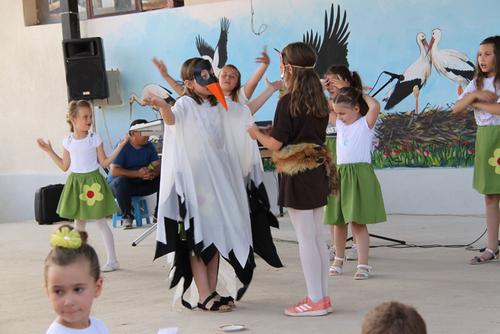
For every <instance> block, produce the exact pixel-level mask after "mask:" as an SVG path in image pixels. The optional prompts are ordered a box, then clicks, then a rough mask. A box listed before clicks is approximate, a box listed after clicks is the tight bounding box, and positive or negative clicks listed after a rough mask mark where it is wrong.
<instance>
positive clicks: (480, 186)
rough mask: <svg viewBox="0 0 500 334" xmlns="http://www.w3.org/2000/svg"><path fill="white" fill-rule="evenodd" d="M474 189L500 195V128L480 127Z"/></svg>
mask: <svg viewBox="0 0 500 334" xmlns="http://www.w3.org/2000/svg"><path fill="white" fill-rule="evenodd" d="M473 184H474V189H476V190H477V191H478V192H479V193H481V194H484V195H496V194H500V126H499V125H496V126H478V127H477V133H476V155H475V157H474V182H473Z"/></svg>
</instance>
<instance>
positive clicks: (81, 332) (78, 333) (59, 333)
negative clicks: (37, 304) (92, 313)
mask: <svg viewBox="0 0 500 334" xmlns="http://www.w3.org/2000/svg"><path fill="white" fill-rule="evenodd" d="M46 334H109V331H108V329H107V328H106V326H105V325H104V323H103V322H102V321H101V320H99V319H96V318H94V317H90V326H89V327H87V328H84V329H73V328H69V327H66V326H63V325H61V324H60V323H58V322H57V321H54V322H53V323H52V324H51V325H50V327H49V329H47V333H46Z"/></svg>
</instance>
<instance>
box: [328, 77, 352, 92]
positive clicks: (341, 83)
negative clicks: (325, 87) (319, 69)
mask: <svg viewBox="0 0 500 334" xmlns="http://www.w3.org/2000/svg"><path fill="white" fill-rule="evenodd" d="M329 84H330V85H332V84H333V85H334V86H335V87H337V88H338V89H340V88H344V87H350V86H351V84H350V83H349V81H347V80H344V79H342V78H341V77H340V76H337V79H332V80H331V81H329Z"/></svg>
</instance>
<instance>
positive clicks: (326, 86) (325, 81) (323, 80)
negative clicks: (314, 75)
mask: <svg viewBox="0 0 500 334" xmlns="http://www.w3.org/2000/svg"><path fill="white" fill-rule="evenodd" d="M319 81H321V86H323V89H324V90H328V86H329V85H330V83H331V81H330V80H328V79H319Z"/></svg>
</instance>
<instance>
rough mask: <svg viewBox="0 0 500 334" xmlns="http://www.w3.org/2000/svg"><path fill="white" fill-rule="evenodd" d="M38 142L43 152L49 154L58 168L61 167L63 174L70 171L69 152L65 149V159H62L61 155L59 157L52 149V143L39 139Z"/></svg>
mask: <svg viewBox="0 0 500 334" xmlns="http://www.w3.org/2000/svg"><path fill="white" fill-rule="evenodd" d="M36 142H37V144H38V147H40V148H41V149H42V150H43V151H45V152H47V154H48V155H49V157H50V158H51V159H52V161H54V163H55V164H56V165H57V167H59V168H60V169H61V170H62V171H63V172H65V171H67V170H68V168H69V165H70V163H71V159H70V156H69V152H68V150H66V149H64V151H63V157H62V158H61V157H60V156H59V155H57V153H56V152H54V149H53V148H52V145H51V144H50V141H47V142H45V141H44V140H43V139H42V138H38V139H37V140H36Z"/></svg>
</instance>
